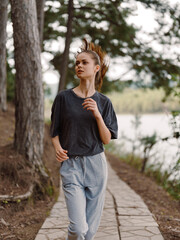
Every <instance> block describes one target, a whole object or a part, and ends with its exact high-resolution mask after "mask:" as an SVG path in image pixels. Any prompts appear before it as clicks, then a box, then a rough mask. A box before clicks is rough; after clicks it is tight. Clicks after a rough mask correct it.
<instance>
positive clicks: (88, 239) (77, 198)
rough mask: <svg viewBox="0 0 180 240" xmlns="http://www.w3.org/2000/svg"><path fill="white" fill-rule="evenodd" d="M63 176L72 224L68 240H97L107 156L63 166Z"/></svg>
mask: <svg viewBox="0 0 180 240" xmlns="http://www.w3.org/2000/svg"><path fill="white" fill-rule="evenodd" d="M60 174H61V178H62V185H63V191H64V195H65V200H66V205H67V209H68V216H69V221H70V224H69V226H68V237H67V240H92V239H94V236H95V234H96V232H97V230H98V227H99V224H100V219H101V215H102V211H103V206H104V198H105V190H106V183H107V164H106V157H105V154H104V152H102V153H99V154H97V155H93V156H83V157H82V156H76V157H73V158H69V159H68V160H66V161H64V162H63V163H62V164H61V169H60Z"/></svg>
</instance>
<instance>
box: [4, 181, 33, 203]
mask: <svg viewBox="0 0 180 240" xmlns="http://www.w3.org/2000/svg"><path fill="white" fill-rule="evenodd" d="M33 189H34V184H32V185H31V186H30V188H29V191H27V192H26V193H25V194H22V195H17V196H12V195H0V201H10V202H17V201H22V200H26V199H28V198H29V197H31V196H32V194H33Z"/></svg>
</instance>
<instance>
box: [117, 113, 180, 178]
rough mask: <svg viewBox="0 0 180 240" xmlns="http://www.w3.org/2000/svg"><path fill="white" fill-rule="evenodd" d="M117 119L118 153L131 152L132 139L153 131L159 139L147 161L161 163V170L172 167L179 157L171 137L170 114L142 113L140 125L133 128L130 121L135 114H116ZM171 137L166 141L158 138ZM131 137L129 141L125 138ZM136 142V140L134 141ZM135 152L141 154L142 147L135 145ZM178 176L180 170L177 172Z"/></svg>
mask: <svg viewBox="0 0 180 240" xmlns="http://www.w3.org/2000/svg"><path fill="white" fill-rule="evenodd" d="M117 119H118V127H119V131H118V140H117V141H115V142H116V144H117V145H118V148H119V152H120V154H121V153H122V154H124V153H126V152H132V142H131V141H132V140H135V139H136V140H137V139H138V137H139V136H141V137H146V136H152V134H153V133H154V132H156V134H157V138H158V139H159V141H158V142H157V143H156V144H155V145H154V147H153V148H152V150H151V152H150V155H151V157H150V159H149V163H154V164H156V165H157V164H161V163H162V170H165V169H169V170H170V169H172V168H173V167H174V165H175V163H176V162H177V160H178V158H179V157H180V156H179V155H177V151H178V144H180V142H178V140H177V139H175V138H173V137H172V136H173V131H172V126H171V124H170V116H169V115H166V114H143V115H141V116H140V119H139V120H140V122H141V123H140V125H139V127H138V128H134V127H133V124H132V121H135V116H133V115H130V114H120V115H117ZM124 136H125V137H124ZM165 137H171V138H170V139H169V140H168V141H162V140H160V139H162V138H165ZM127 138H128V139H131V141H129V140H127ZM136 143H137V144H138V141H136ZM135 153H136V154H138V155H140V156H143V148H142V147H137V148H136V150H135ZM178 174H179V176H180V172H179V173H178Z"/></svg>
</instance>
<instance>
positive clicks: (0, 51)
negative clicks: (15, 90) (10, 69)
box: [0, 0, 8, 111]
mask: <svg viewBox="0 0 180 240" xmlns="http://www.w3.org/2000/svg"><path fill="white" fill-rule="evenodd" d="M7 6H8V0H1V1H0V108H1V110H2V111H6V110H7V99H6V95H7V94H6V77H7V74H6V37H7V34H6V25H7V18H8V12H7Z"/></svg>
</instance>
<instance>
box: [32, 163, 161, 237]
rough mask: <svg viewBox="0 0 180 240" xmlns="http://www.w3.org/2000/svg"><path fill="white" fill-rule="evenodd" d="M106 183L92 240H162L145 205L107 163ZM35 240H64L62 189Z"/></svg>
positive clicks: (65, 232) (65, 229)
mask: <svg viewBox="0 0 180 240" xmlns="http://www.w3.org/2000/svg"><path fill="white" fill-rule="evenodd" d="M108 171H109V177H108V184H107V190H106V201H105V207H104V212H103V216H102V220H101V224H100V227H99V230H98V233H97V235H96V237H95V240H163V239H164V238H163V237H162V235H161V233H160V231H159V228H158V224H157V223H156V221H155V219H154V217H153V216H152V214H151V212H150V211H149V210H148V208H147V206H146V205H145V203H144V202H143V200H142V199H141V197H140V196H139V195H137V194H136V193H135V192H134V191H133V190H132V189H131V188H130V187H129V186H128V185H127V184H126V183H125V182H123V181H122V180H120V179H119V177H118V176H117V175H116V173H115V172H114V170H113V169H112V168H111V167H110V165H109V164H108ZM60 193H61V194H60V196H59V198H58V201H57V203H55V205H54V207H53V208H52V210H51V213H50V215H49V217H48V218H47V219H46V220H45V222H44V224H43V225H42V227H41V229H40V230H39V232H38V234H37V236H36V238H35V240H65V239H66V235H67V226H68V217H67V210H66V206H65V200H64V195H63V191H62V190H61V189H60Z"/></svg>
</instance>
